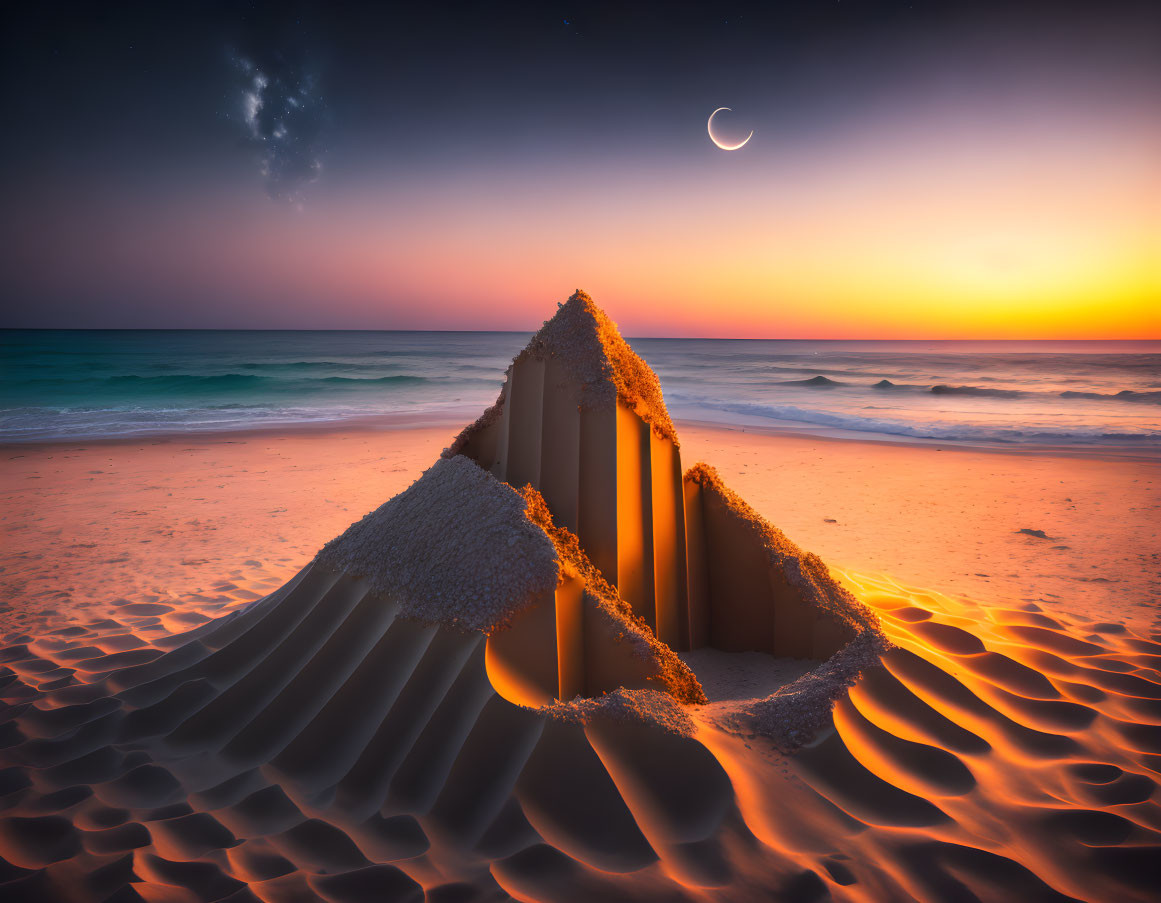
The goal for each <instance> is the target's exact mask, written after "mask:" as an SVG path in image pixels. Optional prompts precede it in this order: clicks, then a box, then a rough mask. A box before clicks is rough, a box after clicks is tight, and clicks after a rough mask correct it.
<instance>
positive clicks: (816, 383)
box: [778, 376, 847, 389]
mask: <svg viewBox="0 0 1161 903" xmlns="http://www.w3.org/2000/svg"><path fill="white" fill-rule="evenodd" d="M778 385H780V386H803V387H806V388H810V389H833V388H834V387H835V386H845V385H847V384H846V383H841V382H839V381H838V380H835V379H829V378H828V377H825V376H812V377H811V378H810V379H790V380H786V381H785V382H780V383H778Z"/></svg>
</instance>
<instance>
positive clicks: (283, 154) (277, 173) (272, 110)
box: [234, 56, 323, 203]
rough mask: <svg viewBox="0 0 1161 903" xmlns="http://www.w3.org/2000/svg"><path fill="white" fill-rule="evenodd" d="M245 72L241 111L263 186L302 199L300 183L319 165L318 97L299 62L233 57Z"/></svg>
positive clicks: (273, 194) (277, 196)
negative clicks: (255, 151) (254, 149)
mask: <svg viewBox="0 0 1161 903" xmlns="http://www.w3.org/2000/svg"><path fill="white" fill-rule="evenodd" d="M234 61H235V64H236V65H237V66H238V68H239V70H240V71H241V73H242V75H243V79H244V81H243V85H242V88H241V98H240V100H241V115H242V122H243V125H244V127H245V137H246V140H247V142H248V143H250V144H251V145H252V146H253V147H255V148H256V149H257V151H258V161H259V167H260V169H261V172H262V176H263V178H264V179H265V181H266V191H267V192H268V193H269V195H270V196H271V197H272V198H274V199H275V200H284V201H289V202H292V203H301V201H302V195H303V189H304V188H305V186H307V185H308V184H310V183H311V182H313V181H315V180H316V179H317V178H318V176H319V172H320V171H321V169H322V164H321V162H320V159H319V157H320V153H321V148H320V146H319V132H320V125H321V117H322V111H323V101H322V97H321V95H320V94H319V92H318V89H317V86H316V84H315V80H314V78H313V77H312V76H311V75H310V74H309V73H307V72H305V71H304V70H303V68H302V67H301V66H296V65H292V64H289V63H287V62H286V61H284V60H281V59H277V60H273V61H271V62H269V63H259V62H257V61H255V60H254V59H251V58H249V57H245V56H238V57H235V59H234Z"/></svg>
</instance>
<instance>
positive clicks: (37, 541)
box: [0, 420, 1161, 629]
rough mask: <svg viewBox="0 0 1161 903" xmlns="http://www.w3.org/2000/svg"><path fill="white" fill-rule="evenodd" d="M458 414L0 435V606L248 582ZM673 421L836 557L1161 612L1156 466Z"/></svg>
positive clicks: (92, 606)
mask: <svg viewBox="0 0 1161 903" xmlns="http://www.w3.org/2000/svg"><path fill="white" fill-rule="evenodd" d="M463 425H464V423H463V421H462V420H457V421H448V422H446V423H445V424H443V425H439V426H432V425H429V424H424V423H419V422H414V421H413V422H411V423H409V424H407V425H404V426H397V427H396V428H392V429H384V428H382V426H381V425H379V426H369V425H362V427H361V428H355V429H351V428H349V425H346V427H345V428H343V429H319V428H314V429H307V430H289V431H288V430H255V431H250V432H246V433H238V432H235V433H231V434H224V433H212V434H211V433H201V434H197V435H184V436H178V437H173V436H170V437H153V438H148V439H142V438H130V437H122V438H120V439H115V440H104V441H88V442H64V443H37V444H33V443H19V444H16V445H12V444H8V445H3V446H0V535H2V536H3V539H4V543H3V548H4V551H3V552H2V553H0V600H2V601H3V602H4V603H7V604H8V605H9V607H10V610H9V611H0V621H2V622H3V623H5V624H9V625H11V624H12V623H13V619H18V620H17V623H19V622H20V621H26V620H27V619H31V620H32V621H33V622H35V621H36V620H38V619H39V618H41V617H47V618H49V619H53V618H60V617H66V616H67V615H69V614H70V612H71V614H72V615H73V616H79V615H81V614H84V613H86V611H88V612H93V613H95V612H96V611H98V610H103V609H104V607H105V606H107V605H108V604H111V603H112V602H114V601H115V600H118V599H120V600H122V601H124V599H126V598H139V599H145V598H146V597H151V596H152V597H171V596H173V595H175V594H177V595H181V594H188V593H199V592H204V593H209V595H211V596H215V597H217V596H220V597H222V599H223V600H224V601H222V604H224V605H233V604H241V603H242V602H244V601H249V600H251V599H253V598H257V597H260V596H262V595H264V594H265V593H266V592H269V591H270V589H272V588H274V587H275V586H276V585H280V583H281V582H282V581H285V580H286V579H288V578H289V577H290V576H291V575H292V574H293V573H294V572H295V571H297V570H298V569H299V568H300V567H302V566H303V565H304V564H306V562H307V561H309V560H310V557H311V556H313V555H314V553H315V552H316V551H317V550H318V549H319V548H321V546H322V545H323V544H324V543H325V542H327V541H328V540H330V539H331V538H333V537H334V536H337V535H338V534H339V533H341V532H342V531H343V530H344V529H346V527H348V526H349V525H350V524H351V523H353V522H354V521H356V520H358V519H359V518H361V517H362V516H363V515H365V514H367V513H368V512H370V511H371V510H373V509H375V508H376V507H378V506H379V505H380V504H382V503H384V502H386V501H387V500H388V499H389V498H391V497H392V496H394V495H395V494H397V493H398V492H400V491H402V490H403V489H404V488H406V487H407V486H408V485H409V484H410V483H411V482H413V481H414V480H415V479H416V478H417V477H418V476H419V475H420V473H422V472H423V471H424V470H426V469H427V468H428V467H430V466H431V465H432V464H433V463H434V462H435V460H436V459H437V457H438V456H439V454H440V452H441V451H442V450H443V449H444V448H446V447H447V446H448V445H449V444H450V443H451V442H452V440H453V439H454V437H455V435H456V434H457V433H458V432H459V430H460V429H461V428H462V427H463ZM679 429H680V433H681V437H682V440H683V441H682V463H683V466H685V467H688V466H690V465H692V464H694V463H696V462H697V461H706V462H707V463H709V464H710V465H712V466H714V467H715V468H716V469H717V470H718V471H719V473H720V474H721V476H722V478H723V480H724V481H725V482H726V484H727V485H728V486H730V487H731V488H732V489H734V490H736V491H738V492H739V493H740V494H741V495H742V496H743V497H745V498H746V499H747V500H748V501H749V502H750V504H751V505H752V506H753V507H754V508H755V509H756V510H757V511H758V512H759V513H760V514H762V515H763V516H764V517H765V518H767V519H768V520H769V521H770V522H771V523H772V524H774V525H775V526H776V527H778V528H779V529H781V530H783V531H784V532H785V533H786V534H787V536H789V537H790V539H791V540H792V541H794V542H796V543H797V544H799V545H800V546H801V547H802V548H804V549H807V550H809V551H812V552H815V553H817V554H818V555H819V556H820V557H822V558H823V560H824V561H826V562H827V563H828V564H831V565H833V566H834V567H837V568H840V569H842V570H844V571H850V572H854V573H861V574H866V575H873V574H874V575H883V574H887V575H890V577H891V578H892V579H894V580H897V581H899V582H900V583H903V584H906V585H909V586H912V587H921V588H923V589H925V590H932V591H940V592H945V593H948V594H952V595H962V596H969V597H971V598H974V599H977V600H979V601H981V602H983V603H985V604H997V605H999V604H1013V603H1015V604H1029V603H1035V604H1038V605H1041V607H1043V608H1045V609H1046V610H1049V609H1057V610H1062V611H1063V610H1068V611H1075V612H1079V613H1081V614H1085V613H1090V614H1091V615H1093V616H1094V617H1097V618H1098V619H1099V617H1100V616H1102V612H1107V613H1108V614H1109V615H1113V614H1115V615H1116V616H1118V617H1123V618H1125V619H1126V620H1130V621H1133V622H1135V623H1138V624H1145V625H1146V626H1149V623H1150V621H1151V620H1152V621H1154V622H1155V621H1156V620H1157V613H1158V611H1159V610H1161V579H1159V578H1158V577H1157V576H1156V575H1157V574H1158V573H1161V552H1159V551H1158V550H1159V549H1161V461H1159V460H1157V459H1153V458H1146V459H1134V458H1129V457H1123V456H1122V457H1117V456H1109V455H1107V454H1093V453H1089V452H1087V450H1086V452H1085V453H1078V452H1077V451H1076V450H1073V449H1068V450H1061V449H1052V448H1045V449H1035V450H1033V449H1019V450H1015V453H1013V450H1009V449H1001V450H991V449H988V450H984V449H973V448H962V447H956V446H953V445H950V444H942V445H936V446H934V447H932V446H920V445H915V444H912V443H907V442H902V443H890V442H876V441H860V440H852V439H849V438H845V437H842V438H840V437H820V436H815V435H801V434H790V433H783V432H779V431H768V430H756V429H752V428H749V427H745V428H742V427H737V428H731V427H723V426H721V425H719V424H698V423H691V422H688V421H679ZM1025 531H1031V532H1025ZM1037 532H1039V533H1043V537H1040V536H1038V535H1036V533H1037ZM225 584H230V585H231V586H232V587H233V588H224V589H214V587H224V586H225ZM81 605H83V606H85V608H79V606H81ZM1154 629H1155V628H1154Z"/></svg>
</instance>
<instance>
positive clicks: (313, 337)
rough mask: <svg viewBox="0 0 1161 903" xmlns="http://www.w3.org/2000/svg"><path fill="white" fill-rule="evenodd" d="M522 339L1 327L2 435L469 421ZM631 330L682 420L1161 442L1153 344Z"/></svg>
mask: <svg viewBox="0 0 1161 903" xmlns="http://www.w3.org/2000/svg"><path fill="white" fill-rule="evenodd" d="M528 338H529V335H528V334H527V333H453V332H339V331H335V332H331V331H318V332H307V331H269V332H267V331H200V330H196V331H195V330H188V331H152V330H140V331H136V330H126V331H113V330H109V331H104V330H94V331H82V330H4V331H0V376H2V389H0V441H8V442H11V441H48V440H57V439H83V438H106V437H117V436H134V435H140V436H145V435H169V434H186V433H196V432H203V431H215V430H216V431H223V430H238V429H251V428H260V427H281V426H288V425H303V424H325V423H341V422H343V421H350V420H355V419H360V420H361V419H365V418H376V419H380V420H382V421H383V422H385V423H390V422H396V421H397V422H402V421H404V420H406V421H409V422H423V421H430V422H433V423H434V422H439V423H444V422H448V423H451V422H456V421H465V420H469V419H472V418H474V417H475V415H476V414H478V413H479V411H480V410H481V409H482V408H483V407H484V406H486V405H488V404H491V403H492V402H493V401H494V400H495V398H496V394H497V392H498V390H499V387H500V384H501V383H502V381H503V378H504V370H505V368H506V367H507V365H508V362H509V361H510V360H511V358H512V357H513V355H515V354H516V353H517V352H518V351H519V350H520V349H521V348H522V347H523V346H524V344H525V343H526V342H527V341H528ZM630 341H631V344H632V345H633V347H634V348H635V349H636V350H637V351H638V353H640V354H641V355H642V356H643V357H644V358H645V359H646V360H647V361H648V362H649V363H650V364H651V365H652V366H653V368H654V369H655V370H656V371H657V373H658V375H659V376H660V377H661V382H662V386H663V388H664V390H665V397H666V401H667V403H668V404H669V406H670V409H671V411H672V413H673V414H674V416H675V417H677V418H685V419H696V420H710V421H717V422H722V423H729V424H737V425H752V426H771V427H780V428H784V429H789V430H796V431H800V432H814V433H825V434H852V435H860V434H861V435H867V434H877V435H882V436H891V437H894V438H897V439H905V440H914V441H929V440H940V441H956V442H967V443H978V444H994V443H1051V444H1067V445H1125V444H1127V445H1137V446H1157V447H1158V448H1159V450H1161V342H986V343H985V342H831V341H814V342H812V341H789V340H787V341H777V340H771V341H766V340H754V341H749V340H718V339H632V340H630Z"/></svg>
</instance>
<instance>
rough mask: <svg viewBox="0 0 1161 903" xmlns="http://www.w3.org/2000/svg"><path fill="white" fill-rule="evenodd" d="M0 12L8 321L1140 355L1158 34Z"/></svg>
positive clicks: (633, 8) (1152, 204) (1158, 115)
mask: <svg viewBox="0 0 1161 903" xmlns="http://www.w3.org/2000/svg"><path fill="white" fill-rule="evenodd" d="M5 18H6V24H5V28H4V29H2V30H0V42H2V43H0V103H2V105H3V115H4V121H5V123H6V126H7V128H6V129H5V132H6V134H5V138H4V141H3V142H2V143H0V197H3V198H4V202H3V204H2V205H0V206H2V209H0V308H2V309H0V326H9V327H69V328H295V329H298V328H334V329H514V330H525V331H526V330H529V329H532V328H535V327H536V326H537V325H538V324H539V323H540V321H542V320H543V319H545V318H546V317H548V316H550V315H551V313H552V312H553V310H554V309H555V304H556V302H559V301H562V300H564V299H565V298H566V297H567V296H568V295H569V294H570V293H571V292H572V291H573V290H574V289H575V288H578V287H579V288H583V289H585V290H586V291H588V292H589V293H590V294H591V295H592V296H593V297H594V298H595V299H596V300H597V302H598V303H600V304H601V305H602V306H603V307H605V308H606V309H607V310H608V311H609V313H610V315H611V316H613V318H614V319H616V320H617V321H618V322H619V323H620V325H621V328H622V330H623V331H625V332H626V333H628V334H630V335H639V336H650V335H652V336H731V337H755V338H972V339H975V338H1060V339H1068V338H1086V339H1091V338H1099V339H1110V338H1161V7H1157V6H1156V5H1155V4H1147V3H1135V2H1111V3H1100V4H1094V3H1070V2H1067V0H1060V2H1053V3H1018V2H1008V3H1002V4H1000V3H997V4H989V3H984V2H980V0H976V2H970V3H969V2H963V3H950V4H933V3H924V2H918V0H916V2H914V3H908V2H890V3H882V2H871V0H865V2H858V0H813V2H804V3H786V4H778V3H766V4H750V3H731V2H724V3H698V4H681V3H667V4H608V5H602V4H592V3H573V4H558V3H553V2H544V3H538V4H533V5H528V6H524V5H519V4H502V3H488V4H485V3H472V4H444V3H438V2H434V3H424V4H415V5H409V6H396V5H393V4H374V5H371V4H368V5H359V4H351V3H304V2H299V3H294V2H289V3H277V4H254V3H213V2H205V3H190V4H183V3H155V2H153V3H122V4H115V3H114V4H108V3H103V4H96V3H91V2H90V3H71V4H70V3H54V2H43V3H39V4H27V5H25V6H24V7H21V8H19V9H16V8H14V9H9V10H6V13H5ZM718 107H729V108H730V110H729V111H728V112H723V113H722V114H720V115H719V117H718V119H717V120H715V124H716V125H719V126H720V127H721V135H720V136H719V137H720V138H722V140H723V143H728V142H730V141H731V140H734V141H736V140H740V139H741V138H744V137H745V135H746V134H747V133H748V132H749V131H751V130H752V131H753V137H752V138H751V139H750V140H749V142H748V143H747V144H746V145H745V146H744V147H742V148H740V149H738V150H735V151H725V150H721V149H719V148H718V147H716V146H715V144H714V143H713V142H712V141H711V140H710V136H709V134H708V132H707V127H706V122H707V118H708V117H709V114H710V113H711V112H712V111H713V110H714V109H716V108H718Z"/></svg>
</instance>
